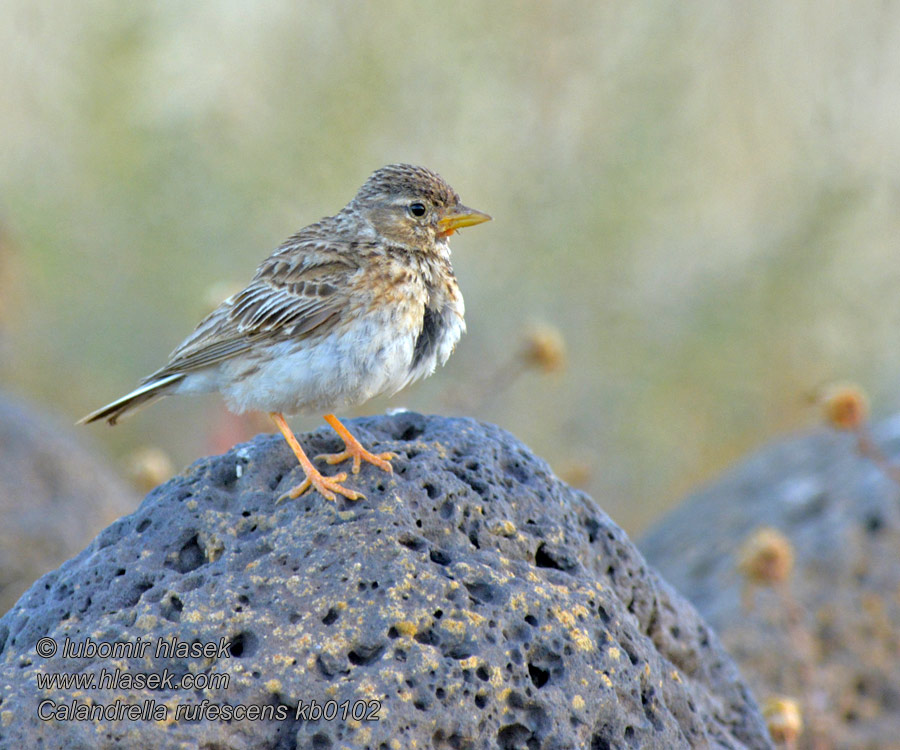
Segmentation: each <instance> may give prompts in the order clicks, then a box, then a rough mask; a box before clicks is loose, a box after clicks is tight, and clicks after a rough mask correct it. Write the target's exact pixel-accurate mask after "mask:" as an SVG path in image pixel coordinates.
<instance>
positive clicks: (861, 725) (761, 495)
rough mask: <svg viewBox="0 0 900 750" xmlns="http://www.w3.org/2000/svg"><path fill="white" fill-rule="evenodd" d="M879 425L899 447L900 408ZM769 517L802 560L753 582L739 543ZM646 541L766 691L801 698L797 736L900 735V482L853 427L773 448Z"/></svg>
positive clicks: (880, 744) (867, 742)
mask: <svg viewBox="0 0 900 750" xmlns="http://www.w3.org/2000/svg"><path fill="white" fill-rule="evenodd" d="M874 437H875V442H876V443H877V444H878V445H880V447H881V449H882V450H883V451H884V452H885V453H886V454H887V455H888V456H889V457H890V458H891V459H892V460H893V461H894V462H895V463H896V462H898V461H900V417H895V418H893V419H891V420H889V421H887V422H884V423H883V424H881V425H880V426H879V427H878V428H877V429H876V430H875V432H874ZM760 527H772V528H774V529H777V530H778V531H779V532H781V534H783V535H784V536H785V537H786V538H787V539H788V541H789V542H790V546H791V547H792V549H793V557H794V566H793V572H792V573H791V575H790V577H789V578H788V580H787V581H786V583H785V584H784V585H783V586H782V587H778V588H765V587H761V586H756V587H755V588H754V589H750V590H747V588H746V586H745V583H744V581H743V579H742V577H741V575H740V574H739V572H738V568H737V562H738V557H739V551H740V549H741V547H742V545H743V543H744V540H746V539H747V538H748V537H750V536H751V535H752V534H753V532H754V530H756V529H759V528H760ZM639 546H640V547H641V549H642V551H643V552H644V554H645V555H646V556H647V559H648V560H649V561H650V562H651V563H652V564H653V565H654V566H656V567H657V569H659V570H660V571H662V572H663V575H664V576H665V577H666V578H667V579H668V580H669V581H670V582H671V583H672V584H674V585H675V586H676V587H677V589H678V590H679V591H680V592H682V593H683V594H684V595H686V596H687V597H688V598H689V599H690V600H691V601H692V602H693V603H694V604H695V605H696V607H697V609H699V610H700V612H701V613H702V614H703V615H704V616H705V617H706V618H707V620H708V621H709V622H710V624H711V625H712V626H713V627H714V628H715V629H716V630H717V632H718V633H719V635H720V637H721V638H722V642H723V643H724V644H725V646H726V648H728V650H729V651H730V653H731V654H732V655H733V656H734V657H735V659H736V660H737V661H738V664H739V665H740V666H741V671H742V673H743V675H744V676H745V677H746V678H747V680H748V681H749V682H750V683H751V686H752V687H753V690H754V693H755V695H756V696H757V697H758V698H759V699H760V700H761V701H765V700H767V699H768V698H769V697H774V696H775V695H787V696H789V697H792V698H794V699H796V700H798V701H799V703H800V705H801V708H802V711H803V713H804V721H805V724H806V729H805V730H804V734H803V736H802V737H801V741H800V744H799V745H798V747H802V748H813V747H815V748H853V750H864V749H865V748H871V749H872V750H874V749H875V748H896V747H900V739H898V738H900V627H898V623H900V486H898V484H897V482H896V480H892V479H891V478H890V476H889V475H888V473H887V472H886V471H885V470H884V469H883V468H881V467H879V466H878V465H876V464H875V463H873V462H872V461H871V460H869V459H866V458H863V457H861V456H860V455H859V453H858V451H857V449H856V438H855V437H854V436H853V435H852V434H847V433H838V432H833V431H825V430H823V431H821V432H819V433H816V434H812V435H809V436H804V437H799V438H793V439H790V440H786V441H782V442H779V443H777V444H773V445H771V446H768V447H766V448H764V449H763V450H762V451H760V452H759V453H758V454H757V455H755V456H753V457H752V458H750V459H749V460H747V461H744V462H743V463H741V464H740V465H739V466H737V467H736V468H735V469H733V470H732V471H731V472H729V473H728V474H727V475H726V476H725V477H723V478H722V479H721V480H719V481H717V482H715V483H714V484H712V485H710V486H709V487H708V488H706V489H704V490H703V491H701V492H698V493H697V494H695V495H693V496H691V497H690V498H688V499H687V500H686V501H685V502H684V503H683V504H682V505H680V506H679V507H678V508H677V509H676V510H675V511H674V512H672V513H671V514H670V515H669V516H668V517H666V518H664V519H663V520H661V521H660V522H659V523H658V524H657V525H656V526H655V527H654V528H653V529H652V530H650V531H649V532H648V533H647V534H646V535H645V536H644V538H643V539H642V541H641V542H640V545H639ZM742 600H743V601H742Z"/></svg>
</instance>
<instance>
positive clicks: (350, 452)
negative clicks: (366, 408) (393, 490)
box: [316, 414, 395, 474]
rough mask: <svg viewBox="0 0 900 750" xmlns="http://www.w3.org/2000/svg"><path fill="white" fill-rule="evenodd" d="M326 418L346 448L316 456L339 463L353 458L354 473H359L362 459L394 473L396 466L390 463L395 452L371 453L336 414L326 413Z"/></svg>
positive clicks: (331, 462)
mask: <svg viewBox="0 0 900 750" xmlns="http://www.w3.org/2000/svg"><path fill="white" fill-rule="evenodd" d="M324 419H325V421H326V422H328V424H330V425H331V427H332V429H334V431H335V432H336V433H337V434H338V435H340V436H341V439H342V440H343V441H344V450H342V451H341V452H340V453H326V454H323V455H321V456H316V458H324V459H325V461H326V462H327V463H329V464H339V463H340V462H341V461H346V460H347V459H348V458H352V459H353V473H354V474H359V462H360V461H368V462H369V463H370V464H373V465H374V466H377V467H378V468H379V469H383V470H384V471H386V472H387V473H388V474H392V473H393V471H394V468H393V467H392V466H391V465H390V463H388V461H390V459H392V458H394V457H395V456H394V454H393V453H379V454H377V455H376V454H375V453H369V451H367V450H366V449H365V448H363V447H362V445H361V444H360V442H359V440H357V439H356V438H355V437H353V435H351V434H350V430H348V429H347V428H346V427H344V425H342V424H341V422H340V420H339V419H338V418H337V417H336V416H334V414H326V415H325V417H324Z"/></svg>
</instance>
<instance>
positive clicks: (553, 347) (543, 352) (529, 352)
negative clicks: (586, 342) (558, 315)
mask: <svg viewBox="0 0 900 750" xmlns="http://www.w3.org/2000/svg"><path fill="white" fill-rule="evenodd" d="M522 359H523V360H524V361H525V363H526V364H527V365H529V366H532V367H538V368H540V369H541V370H543V371H544V372H557V371H559V370H562V369H563V368H564V367H565V366H566V342H565V339H563V335H562V333H561V332H560V330H559V329H558V328H556V327H555V326H550V325H538V326H534V327H532V328H531V329H529V330H528V331H527V332H526V334H525V346H524V348H523V350H522Z"/></svg>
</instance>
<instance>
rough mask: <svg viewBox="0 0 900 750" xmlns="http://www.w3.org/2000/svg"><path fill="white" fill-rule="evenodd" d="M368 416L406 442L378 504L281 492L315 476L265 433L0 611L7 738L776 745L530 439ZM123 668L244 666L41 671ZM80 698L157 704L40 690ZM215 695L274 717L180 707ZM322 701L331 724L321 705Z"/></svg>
mask: <svg viewBox="0 0 900 750" xmlns="http://www.w3.org/2000/svg"><path fill="white" fill-rule="evenodd" d="M352 425H353V430H354V431H355V432H356V433H357V434H358V435H359V436H360V437H361V439H362V440H363V441H364V443H365V444H366V445H367V446H368V447H372V446H374V447H375V449H376V450H378V451H385V450H391V451H394V452H395V453H397V454H398V458H397V459H396V460H395V461H394V466H395V473H394V474H393V475H392V476H391V475H387V474H385V473H383V472H381V471H380V470H377V469H375V468H374V467H371V466H367V467H365V468H364V469H363V471H362V472H361V473H360V474H359V475H357V476H352V475H351V477H350V479H349V480H348V482H349V484H350V485H351V486H354V487H358V488H362V489H363V491H364V492H365V493H366V495H367V496H368V497H367V499H365V500H361V501H358V502H356V503H351V502H348V501H343V500H341V501H340V502H339V503H338V504H335V503H331V502H328V501H326V500H324V499H323V498H322V497H320V496H319V495H317V494H309V493H308V494H306V495H304V496H303V497H301V498H300V499H299V500H296V501H290V500H288V501H285V502H283V503H280V504H277V505H276V503H275V500H276V498H277V497H278V495H279V494H281V493H282V492H284V491H285V490H286V489H288V488H290V487H291V486H293V485H294V484H296V483H297V482H298V481H299V479H300V478H301V476H302V475H301V473H300V470H299V468H298V467H297V464H296V461H295V459H294V458H293V455H292V454H291V453H290V451H289V449H288V448H287V446H286V445H285V444H284V441H283V440H282V439H281V438H280V437H276V436H261V437H257V438H256V439H255V440H254V441H252V442H250V443H247V444H245V445H241V446H238V447H237V448H235V449H234V450H232V451H231V452H229V453H227V454H226V455H224V456H218V457H213V458H207V459H203V460H201V461H198V462H197V463H196V464H194V466H192V467H191V468H190V469H188V470H187V471H186V472H185V473H184V474H183V475H181V476H178V477H175V478H174V479H172V480H171V481H170V482H168V483H166V484H165V485H162V486H160V487H158V488H157V489H156V490H154V491H153V492H151V493H150V495H148V497H147V498H146V499H145V500H144V502H143V504H142V505H141V506H140V508H139V509H138V510H137V512H135V513H133V514H132V515H130V516H127V517H125V518H123V519H121V520H119V521H117V522H116V523H114V524H113V525H112V526H110V527H109V528H107V529H106V530H105V531H103V532H102V533H101V534H100V535H99V536H98V537H97V539H95V540H94V542H93V543H92V544H91V545H90V546H89V547H88V548H87V549H86V550H84V551H83V552H82V553H81V554H80V555H78V556H77V557H76V558H75V559H73V560H71V561H69V562H67V563H65V564H64V565H63V566H62V567H61V568H60V569H59V570H57V571H55V572H53V573H50V574H48V575H46V576H44V578H42V579H41V580H39V581H38V582H37V583H36V584H35V585H34V586H33V587H32V588H31V590H30V591H28V593H27V594H26V595H25V596H23V597H22V599H21V600H20V602H19V603H18V604H17V605H16V606H15V608H14V609H13V610H12V611H11V612H9V613H8V614H7V616H6V617H4V618H3V619H2V620H0V649H2V650H0V668H2V683H0V684H2V685H3V691H4V695H3V701H2V705H0V732H2V738H3V740H2V746H3V747H23V746H26V747H36V746H39V744H40V743H43V744H40V746H41V747H43V748H68V749H71V748H106V747H128V748H170V747H171V748H174V747H198V746H199V747H203V748H208V749H212V748H216V749H217V750H225V749H226V748H227V749H229V750H230V749H238V748H254V749H256V750H259V749H260V748H316V749H319V750H322V749H325V748H335V749H336V748H344V747H352V748H372V749H373V750H388V749H393V748H412V747H419V748H426V747H427V748H453V749H459V748H474V749H480V748H503V749H506V748H558V749H559V750H566V749H569V748H581V747H584V748H592V749H594V750H596V749H599V748H627V747H635V748H637V747H640V748H682V747H723V748H741V747H753V748H766V747H769V742H768V739H767V735H766V731H765V728H764V726H763V724H762V720H761V717H760V715H759V713H758V710H757V708H756V705H755V704H754V702H753V699H752V698H751V697H750V695H749V692H748V690H747V688H746V686H745V685H744V683H743V682H742V681H741V678H740V677H739V675H738V673H737V671H736V668H735V667H734V665H733V663H732V661H731V660H730V659H729V657H728V656H727V655H726V653H725V652H724V651H723V649H722V648H721V646H720V645H719V642H718V640H717V639H716V637H715V635H714V634H713V633H712V632H711V631H710V630H709V628H708V627H707V626H706V625H705V624H704V622H703V621H702V620H701V619H700V618H699V616H698V615H697V613H696V612H695V611H694V610H693V609H692V608H691V606H690V605H688V604H687V603H686V602H685V601H684V600H683V599H682V598H681V597H680V596H678V595H677V594H676V593H675V592H674V591H673V590H672V589H671V588H670V587H669V586H668V585H667V584H666V583H664V582H663V581H662V580H661V579H660V578H659V576H658V575H657V574H656V573H655V572H654V571H652V570H651V569H649V568H648V567H647V565H646V564H645V563H644V561H643V559H642V558H641V556H640V554H639V553H638V552H637V551H636V549H635V548H634V546H633V545H632V544H631V542H630V541H629V540H628V539H627V537H626V536H625V534H624V533H623V532H622V531H621V530H620V529H619V528H618V527H617V526H616V525H615V524H613V523H612V521H610V520H609V518H608V517H607V516H606V515H604V514H603V512H602V511H601V510H599V509H598V508H597V507H596V505H595V504H594V503H593V502H592V501H591V500H590V498H588V497H587V496H585V495H584V494H583V493H580V492H576V491H574V490H572V489H570V488H569V487H567V486H566V485H564V484H563V483H561V482H560V481H559V480H558V479H556V478H555V477H554V476H553V474H552V473H551V472H550V469H549V468H548V467H547V465H546V464H545V463H544V462H543V461H541V460H540V459H537V458H535V457H534V456H533V455H532V454H531V453H530V452H529V451H528V450H527V449H526V448H525V447H524V446H523V445H522V444H521V443H519V442H517V441H516V440H515V439H514V438H512V437H511V436H510V435H508V434H507V433H505V432H503V431H501V430H499V429H497V428H496V427H492V426H490V425H484V424H479V423H477V422H475V421H472V420H468V419H443V418H437V417H423V416H421V415H418V414H412V413H402V414H398V415H395V416H392V417H381V418H369V419H361V420H355V421H353V422H352ZM302 442H303V444H304V446H305V447H306V449H307V450H308V452H309V453H310V454H311V455H315V454H316V453H320V452H325V451H334V450H335V449H337V448H339V447H340V444H339V441H338V440H337V438H336V437H335V436H334V434H333V433H331V432H329V431H326V430H320V431H318V432H316V433H313V434H311V435H305V436H302ZM46 637H49V638H52V639H54V640H55V641H56V642H57V643H58V644H59V648H60V649H62V647H63V644H64V639H66V638H68V639H70V641H71V642H72V643H74V644H76V645H77V646H78V648H83V644H85V643H86V642H87V639H93V641H94V642H124V643H129V644H137V643H142V642H144V641H147V642H149V643H150V644H151V645H150V649H151V650H150V651H149V652H148V653H147V654H145V656H144V657H143V658H139V657H137V656H131V657H130V658H129V656H128V655H126V654H121V653H120V654H119V655H118V656H119V658H115V657H114V656H113V657H106V658H101V657H99V656H95V657H93V658H74V657H70V658H64V657H63V656H62V653H61V650H60V651H59V652H57V654H56V655H55V656H52V657H50V658H41V657H39V656H37V655H36V644H37V642H38V639H40V638H46ZM172 637H176V638H178V639H180V640H181V641H185V642H188V643H194V642H197V643H218V642H220V639H226V641H227V642H230V644H231V646H230V655H209V656H205V657H204V656H190V655H188V656H182V657H177V656H176V657H168V658H163V657H159V658H157V657H155V655H154V653H153V649H155V648H156V644H157V643H158V642H159V640H160V639H169V638H172ZM116 668H118V669H120V670H123V671H124V672H126V673H128V674H130V675H136V674H138V673H141V672H143V673H147V672H151V673H154V674H160V673H163V671H164V670H169V672H170V673H171V674H173V675H175V676H176V678H178V677H180V676H182V675H185V674H189V675H192V676H198V675H200V676H202V675H207V678H204V679H208V678H210V677H212V676H213V675H216V674H222V675H227V677H228V679H229V684H228V686H227V687H226V688H219V689H212V688H209V687H208V688H206V689H200V688H196V689H193V690H175V689H172V688H171V687H167V688H166V689H159V690H149V689H144V690H140V689H136V688H134V687H132V688H131V689H127V688H122V687H121V686H120V687H119V689H114V688H112V687H109V686H106V687H105V688H104V689H84V690H81V691H80V692H76V691H74V690H73V689H71V688H70V689H59V688H57V689H43V690H42V689H38V688H37V682H36V679H37V675H39V674H40V675H47V674H51V673H66V674H72V673H75V674H79V675H84V676H88V677H89V676H91V675H98V676H99V675H100V674H101V671H102V670H104V669H105V670H107V672H108V673H112V672H113V671H114V670H115V669H116ZM76 698H77V700H78V701H81V702H86V701H88V700H91V701H93V703H94V704H96V705H100V706H105V707H108V706H111V705H112V706H115V703H116V701H119V702H128V703H136V704H142V705H146V704H143V702H145V701H146V702H148V703H152V705H151V706H150V708H151V709H154V710H158V711H161V712H162V714H163V715H165V716H164V718H163V720H161V721H147V720H128V719H124V720H111V721H110V720H104V721H49V722H48V721H41V720H40V719H39V718H38V716H37V711H38V707H39V704H40V701H42V700H48V701H53V702H54V706H52V707H51V706H49V705H48V704H45V707H44V710H45V712H46V711H47V710H51V709H52V710H58V707H59V706H60V705H63V706H64V705H71V702H72V701H73V700H75V699H76ZM204 700H207V701H209V703H210V704H214V705H216V706H226V705H227V706H228V707H238V706H252V707H266V708H267V710H268V711H271V712H272V714H273V715H272V716H270V717H265V718H263V719H260V720H250V719H249V718H248V719H244V720H242V721H238V720H234V721H231V722H226V721H222V720H203V721H201V720H198V721H194V722H189V721H185V720H182V721H179V722H175V721H173V720H172V719H173V717H174V716H175V713H176V711H178V710H179V706H181V707H183V708H182V709H181V710H182V711H184V710H186V709H190V710H192V711H200V710H203V709H202V708H200V707H202V706H203V705H204V704H203V701H204ZM329 701H333V703H332V704H329V703H328V702H329ZM313 704H315V705H316V706H317V707H318V710H319V711H328V712H331V711H332V709H333V710H334V711H335V712H336V713H337V716H336V717H333V718H332V720H327V719H328V716H327V715H323V716H320V717H318V718H317V717H316V709H314V708H312V705H313ZM329 705H330V706H331V708H329ZM298 710H299V715H298ZM279 712H281V713H280V714H279ZM344 712H346V713H347V715H348V716H347V718H344ZM354 712H355V714H356V718H355V719H354V718H353V714H354ZM376 717H377V719H378V720H377V721H374V720H372V719H374V718H376ZM182 718H184V717H182Z"/></svg>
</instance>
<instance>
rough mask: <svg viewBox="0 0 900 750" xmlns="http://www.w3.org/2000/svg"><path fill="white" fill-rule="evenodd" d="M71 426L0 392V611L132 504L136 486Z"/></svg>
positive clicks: (130, 509)
mask: <svg viewBox="0 0 900 750" xmlns="http://www.w3.org/2000/svg"><path fill="white" fill-rule="evenodd" d="M74 433H75V430H74V429H73V428H72V427H71V426H70V425H63V424H60V423H59V422H58V420H54V419H53V418H52V417H50V416H47V415H46V414H45V413H44V412H43V410H42V409H40V408H38V407H37V406H36V405H35V404H29V403H27V402H25V401H23V400H19V399H15V398H12V397H11V396H7V395H4V394H3V393H0V465H2V467H3V470H2V471H0V612H5V611H6V610H7V609H9V608H10V607H11V606H12V605H13V604H15V602H16V600H17V599H18V598H19V597H20V596H21V595H22V592H24V591H25V590H26V589H27V588H28V587H29V586H30V585H31V584H32V583H34V581H35V579H37V578H38V577H39V576H41V575H43V574H44V573H46V572H47V571H48V570H52V569H53V568H55V567H56V566H58V565H59V564H60V563H62V562H63V561H65V560H67V559H68V558H70V557H71V556H72V555H74V554H76V553H77V552H79V551H80V550H81V549H83V548H84V545H86V544H87V543H88V542H90V540H91V539H93V538H94V536H95V535H96V534H97V532H98V531H100V530H101V529H102V528H103V527H104V526H106V525H107V524H109V523H111V522H112V521H113V520H115V519H116V518H118V517H119V516H121V515H123V514H124V513H130V512H131V511H132V510H134V509H135V508H136V507H137V504H138V500H139V498H138V495H137V493H136V492H134V490H132V489H131V488H130V487H129V486H128V485H127V484H126V483H125V482H124V481H122V480H121V479H120V478H119V477H118V476H117V475H116V474H115V473H114V472H113V470H112V469H111V468H110V467H109V466H108V465H106V464H105V463H104V462H103V461H101V460H100V458H99V457H98V456H97V455H96V454H94V453H92V452H91V451H90V449H89V448H88V447H86V446H85V444H84V443H83V442H82V441H81V440H79V439H78V438H77V437H76V435H75V434H74Z"/></svg>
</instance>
